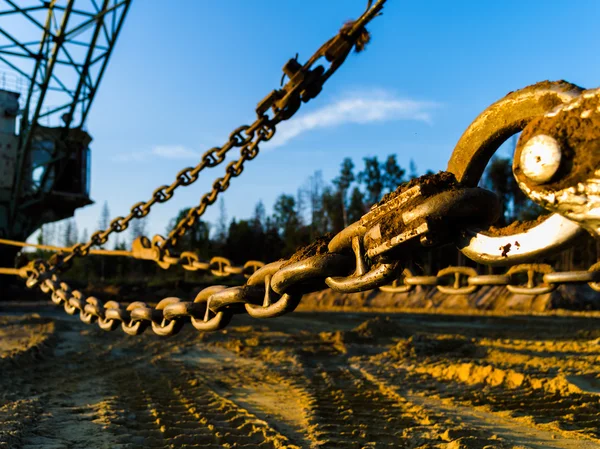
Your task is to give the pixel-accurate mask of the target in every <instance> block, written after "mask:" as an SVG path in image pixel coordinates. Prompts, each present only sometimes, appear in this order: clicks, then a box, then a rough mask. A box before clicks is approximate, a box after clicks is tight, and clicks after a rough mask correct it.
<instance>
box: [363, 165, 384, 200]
mask: <svg viewBox="0 0 600 449" xmlns="http://www.w3.org/2000/svg"><path fill="white" fill-rule="evenodd" d="M364 162H365V168H364V170H363V171H361V172H360V173H359V174H358V182H360V183H361V184H364V186H365V192H366V194H365V201H366V203H367V205H369V206H370V205H372V204H375V203H377V202H378V201H379V200H380V199H381V192H382V190H383V173H382V167H381V164H380V163H379V160H378V159H377V156H373V157H365V158H364Z"/></svg>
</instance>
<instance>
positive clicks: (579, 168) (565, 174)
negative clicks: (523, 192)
mask: <svg viewBox="0 0 600 449" xmlns="http://www.w3.org/2000/svg"><path fill="white" fill-rule="evenodd" d="M586 92H587V98H586ZM542 134H544V135H547V136H550V137H553V138H554V139H556V140H557V141H558V143H559V145H560V149H561V153H562V157H561V163H560V166H559V168H558V171H557V172H556V174H555V175H554V177H553V178H552V180H551V181H550V182H548V183H545V184H544V185H543V186H536V185H534V184H531V183H530V182H528V180H527V178H526V177H525V176H524V175H523V174H522V172H521V169H520V167H519V166H518V165H516V164H515V174H516V176H517V179H519V180H520V181H522V182H524V183H525V184H527V186H528V187H530V188H531V189H532V190H534V191H535V190H554V191H558V190H562V189H566V188H569V187H576V186H577V184H578V183H580V182H585V181H586V180H587V179H590V178H592V177H594V173H595V171H596V170H597V168H598V165H599V164H600V139H599V138H598V136H599V135H600V94H598V93H597V92H596V93H595V95H594V91H585V92H584V93H582V95H581V96H580V97H579V98H578V99H577V100H575V101H574V102H571V103H570V105H569V107H568V108H563V109H561V110H560V111H559V112H558V113H557V114H556V115H554V116H553V117H538V118H536V119H534V120H532V121H531V123H530V124H529V125H528V126H527V127H526V128H525V130H524V131H523V133H522V134H521V137H520V139H519V145H518V147H517V150H516V151H515V161H518V160H519V158H520V154H521V151H522V148H523V146H524V145H525V144H526V143H527V142H528V141H529V140H530V139H531V138H532V137H534V136H536V135H542Z"/></svg>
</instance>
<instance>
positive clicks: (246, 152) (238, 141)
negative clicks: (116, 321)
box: [47, 0, 386, 275]
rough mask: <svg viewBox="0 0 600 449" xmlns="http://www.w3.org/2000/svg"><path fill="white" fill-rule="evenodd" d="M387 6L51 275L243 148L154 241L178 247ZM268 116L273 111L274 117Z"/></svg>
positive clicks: (54, 264)
mask: <svg viewBox="0 0 600 449" xmlns="http://www.w3.org/2000/svg"><path fill="white" fill-rule="evenodd" d="M385 1H386V0H378V1H377V2H376V3H375V4H374V5H371V2H369V5H368V8H367V11H365V13H364V14H363V15H362V16H361V17H360V18H359V19H358V20H356V21H354V22H351V23H349V24H347V25H345V26H344V27H343V28H342V29H341V30H340V32H339V33H338V34H337V35H336V36H335V37H333V38H332V39H330V40H329V41H327V42H326V43H325V44H323V45H322V46H321V48H319V49H318V50H317V51H316V52H315V53H314V54H313V56H311V58H310V59H309V60H308V62H306V64H304V65H301V64H300V63H299V62H298V61H297V60H296V59H291V60H289V61H288V62H287V63H286V65H285V66H284V68H283V71H284V74H285V75H287V77H288V78H289V80H288V82H287V83H286V84H285V85H284V86H283V87H282V88H281V89H277V90H274V91H272V92H271V93H270V94H269V95H267V96H266V97H265V98H264V99H263V100H262V101H261V102H260V103H259V104H258V106H257V108H256V115H257V119H256V120H255V122H254V123H253V124H252V125H250V126H248V125H244V126H240V127H239V128H237V129H235V130H234V131H233V132H232V133H231V134H230V136H229V139H228V141H227V142H226V143H225V144H224V145H223V146H222V147H215V148H212V149H210V150H208V151H207V152H206V153H205V154H204V155H203V156H202V159H201V161H200V163H199V164H198V165H196V166H195V167H187V168H184V169H183V170H181V171H180V172H179V173H178V174H177V176H176V179H175V181H173V183H172V184H171V185H168V186H167V185H164V186H161V187H159V188H157V189H156V190H155V191H154V193H153V194H152V197H151V198H150V199H149V200H148V201H146V202H139V203H136V204H134V205H133V206H132V208H131V211H130V213H129V215H127V216H126V217H116V218H115V219H114V220H112V221H111V222H110V225H109V227H108V228H107V229H105V230H99V231H96V232H95V233H93V234H92V236H91V237H90V240H89V241H88V242H87V243H78V244H76V245H75V246H74V247H73V251H72V252H71V253H70V254H68V255H67V256H65V257H64V258H54V259H51V263H50V265H49V266H48V271H47V272H48V275H49V273H53V272H57V271H58V270H60V269H62V268H65V267H67V266H68V264H69V262H70V261H71V260H72V259H73V258H74V257H79V256H86V255H88V254H89V251H90V248H91V247H92V246H101V245H103V244H105V243H106V242H107V241H108V237H109V236H110V235H111V234H112V233H114V232H116V233H118V232H123V231H125V230H126V229H127V228H128V227H129V223H130V222H131V220H133V219H138V218H143V217H145V216H146V215H148V214H149V213H150V210H151V208H152V206H153V205H154V204H156V203H164V202H167V201H169V200H170V199H171V198H172V197H173V194H174V192H175V190H176V189H177V188H178V187H180V186H188V185H190V184H193V183H194V182H196V181H197V180H198V177H199V173H200V172H201V171H202V170H203V169H205V168H211V167H215V166H217V165H219V164H221V163H222V162H223V161H224V160H225V157H226V154H227V152H228V151H229V150H231V149H232V148H234V147H239V148H240V154H241V157H240V158H239V159H238V160H237V161H234V162H231V163H230V164H229V165H228V166H227V168H226V174H225V176H223V177H221V178H218V179H217V180H215V181H214V183H213V187H212V190H211V191H210V192H209V193H207V194H205V195H204V196H203V197H202V199H201V201H200V204H199V205H198V206H197V207H195V208H193V209H190V211H189V213H188V214H187V216H186V217H185V218H184V219H183V220H181V221H180V222H179V223H178V224H177V225H176V226H175V228H174V229H173V230H172V231H171V232H170V234H169V236H168V238H167V239H163V238H162V237H161V236H155V238H154V239H153V242H152V243H153V244H154V245H156V247H157V248H158V249H159V250H160V249H166V248H167V247H169V246H175V245H176V244H177V240H178V238H180V237H181V236H182V235H184V234H185V232H186V231H187V230H188V229H190V228H191V227H193V225H194V223H195V222H196V221H197V220H198V218H199V217H200V216H201V215H202V214H203V213H204V211H205V210H206V208H207V207H208V206H209V205H210V204H213V203H214V202H215V201H216V199H217V196H218V194H219V193H221V192H224V191H225V190H227V188H228V187H229V183H230V181H231V179H232V178H234V177H237V176H239V175H240V174H241V173H242V170H243V168H244V163H245V162H246V161H249V160H252V159H254V158H255V157H256V156H257V155H258V151H259V148H258V145H259V143H261V142H267V141H268V140H270V139H271V138H272V137H273V136H274V134H275V131H276V128H275V127H276V125H277V124H279V123H280V122H281V121H283V120H288V119H289V118H291V117H292V116H293V115H294V114H295V113H296V112H297V111H298V109H299V108H300V106H301V104H302V103H306V102H308V101H310V100H311V99H313V98H315V97H316V96H317V95H318V94H319V93H320V92H321V89H322V87H323V84H324V83H325V82H326V81H327V79H329V77H330V76H331V75H333V73H335V71H336V70H337V69H338V68H339V67H340V66H341V65H342V64H343V62H344V61H345V60H346V57H347V56H348V54H349V53H350V52H351V51H352V49H353V48H356V49H357V50H358V47H357V45H359V44H360V43H361V42H363V43H364V42H365V41H368V32H367V30H366V28H365V26H366V25H367V24H368V23H369V22H370V21H371V20H372V19H373V18H374V17H376V16H377V15H378V14H380V12H381V9H382V8H383V5H384V3H385ZM321 58H325V60H326V61H327V62H329V67H328V68H327V69H326V68H325V67H324V66H322V65H317V66H316V67H313V66H315V64H316V62H317V61H318V60H320V59H321ZM269 111H271V112H270V113H271V115H270V116H269ZM167 265H168V264H167Z"/></svg>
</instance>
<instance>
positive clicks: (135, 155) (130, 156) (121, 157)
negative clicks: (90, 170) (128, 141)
mask: <svg viewBox="0 0 600 449" xmlns="http://www.w3.org/2000/svg"><path fill="white" fill-rule="evenodd" d="M146 157H148V153H146V152H144V151H136V152H132V153H119V154H117V155H116V156H114V157H113V158H112V160H113V161H114V162H138V161H143V160H144V159H145V158H146Z"/></svg>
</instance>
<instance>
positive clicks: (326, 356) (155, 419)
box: [0, 305, 600, 449]
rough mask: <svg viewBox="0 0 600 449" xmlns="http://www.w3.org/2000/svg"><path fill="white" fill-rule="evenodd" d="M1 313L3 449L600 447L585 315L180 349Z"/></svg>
mask: <svg viewBox="0 0 600 449" xmlns="http://www.w3.org/2000/svg"><path fill="white" fill-rule="evenodd" d="M36 311H37V313H36V314H34V313H32V312H33V310H32V309H31V308H24V307H16V306H10V305H2V306H1V307H0V448H27V449H30V448H48V449H50V448H52V449H59V448H65V449H66V448H179V447H182V448H183V447H187V448H196V447H198V448H236V447H248V448H254V447H260V448H340V449H343V448H356V449H361V448H380V447H390V448H391V447H400V448H404V447H406V448H448V449H459V448H469V449H471V448H583V449H586V448H600V326H599V325H598V323H600V321H599V318H598V317H589V316H588V317H586V316H570V315H561V316H529V317H527V316H489V315H462V316H461V315H452V314H443V315H441V314H422V313H415V312H411V313H408V312H405V313H394V314H381V315H375V314H368V313H348V312H346V313H342V312H339V313H334V312H296V313H294V314H291V315H288V316H286V317H281V318H277V319H272V320H266V321H257V320H252V319H250V318H248V317H242V316H239V317H235V318H234V322H233V323H232V326H231V327H229V328H228V329H227V330H226V331H223V332H219V333H215V334H208V335H207V334H204V335H203V334H199V333H197V332H196V331H194V329H193V328H191V326H189V327H186V328H184V331H183V332H182V333H181V334H179V335H177V336H175V337H171V338H166V339H165V338H159V337H156V336H154V335H153V334H151V333H148V334H144V335H142V336H140V337H130V336H127V335H125V334H123V333H122V332H121V331H115V332H112V333H106V332H103V331H101V330H100V329H98V328H97V327H96V326H87V325H84V324H83V323H81V322H79V321H78V320H77V319H76V318H73V317H69V316H67V315H65V314H64V313H63V312H62V311H61V310H59V309H53V308H49V307H48V308H44V309H42V310H40V309H37V310H36Z"/></svg>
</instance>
